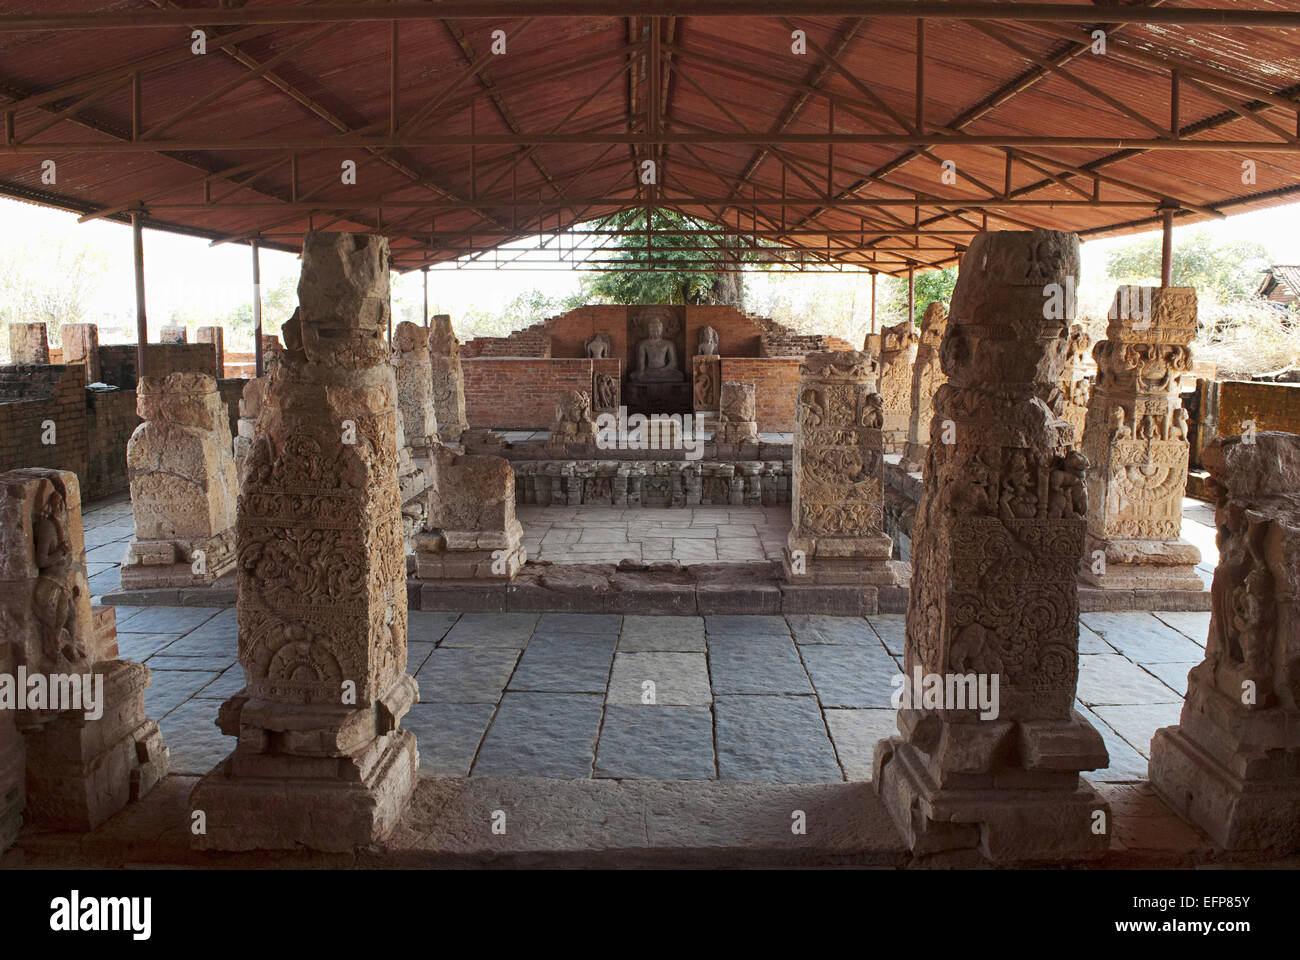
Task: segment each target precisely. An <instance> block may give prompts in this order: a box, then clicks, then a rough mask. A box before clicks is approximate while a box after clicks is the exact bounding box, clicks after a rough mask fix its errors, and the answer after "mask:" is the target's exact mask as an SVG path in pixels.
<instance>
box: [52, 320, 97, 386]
mask: <svg viewBox="0 0 1300 960" xmlns="http://www.w3.org/2000/svg"><path fill="white" fill-rule="evenodd" d="M59 335H60V336H61V337H62V338H63V362H64V363H82V364H85V366H86V383H100V382H102V381H101V378H102V376H103V374H102V372H101V367H100V363H99V327H97V326H96V325H95V324H93V323H65V324H64V325H63V326H61V327H60V328H59Z"/></svg>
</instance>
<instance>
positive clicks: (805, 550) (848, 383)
mask: <svg viewBox="0 0 1300 960" xmlns="http://www.w3.org/2000/svg"><path fill="white" fill-rule="evenodd" d="M875 378H876V364H875V361H874V360H873V359H872V357H871V355H870V354H868V353H861V352H850V351H842V352H837V353H813V354H809V355H808V357H807V359H805V360H804V362H803V363H802V364H801V365H800V367H799V399H798V406H797V408H796V410H797V417H796V421H795V429H794V479H793V486H792V490H791V514H792V520H793V525H792V527H791V529H790V534H789V538H788V540H787V546H786V550H785V554H784V567H785V576H786V579H787V580H790V581H791V582H793V583H858V584H881V583H884V584H897V583H899V582H900V573H899V571H898V569H897V568H896V565H895V564H893V563H892V562H891V561H890V559H889V558H890V554H891V553H892V550H893V542H892V541H891V540H890V538H889V537H888V536H887V535H886V534H885V533H884V530H883V522H884V515H883V508H884V481H883V480H882V479H881V467H882V466H883V464H884V454H883V451H882V449H881V446H882V442H883V441H882V437H881V425H882V424H883V423H884V413H883V410H882V404H881V399H880V394H878V393H876V379H875Z"/></svg>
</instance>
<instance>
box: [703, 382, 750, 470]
mask: <svg viewBox="0 0 1300 960" xmlns="http://www.w3.org/2000/svg"><path fill="white" fill-rule="evenodd" d="M718 407H719V411H718V428H717V430H715V431H714V433H713V442H714V443H715V444H716V445H717V450H718V456H720V457H731V456H736V457H754V456H757V455H758V420H757V416H758V413H757V402H756V399H755V396H754V382H753V381H752V380H728V381H727V382H726V383H724V384H723V385H722V387H721V389H720V390H719V392H718Z"/></svg>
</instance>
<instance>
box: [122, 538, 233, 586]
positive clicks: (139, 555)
mask: <svg viewBox="0 0 1300 960" xmlns="http://www.w3.org/2000/svg"><path fill="white" fill-rule="evenodd" d="M195 551H202V553H203V572H202V573H195V572H194V563H195V559H196V558H195ZM235 559H236V558H235V531H234V529H230V530H226V531H225V532H223V533H219V534H216V535H215V536H211V537H199V538H194V539H191V540H132V541H131V544H130V546H128V547H127V551H126V557H125V558H124V559H123V561H122V589H123V590H147V589H150V588H154V587H160V588H161V587H206V586H208V585H209V584H212V583H215V582H216V581H217V580H219V579H221V578H222V577H224V576H225V575H226V574H228V573H230V571H232V570H234V569H235Z"/></svg>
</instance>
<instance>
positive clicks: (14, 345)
mask: <svg viewBox="0 0 1300 960" xmlns="http://www.w3.org/2000/svg"><path fill="white" fill-rule="evenodd" d="M9 362H10V363H14V364H19V363H39V364H45V363H49V362H50V341H49V337H48V336H47V334H46V329H45V324H43V323H11V324H9Z"/></svg>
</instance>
